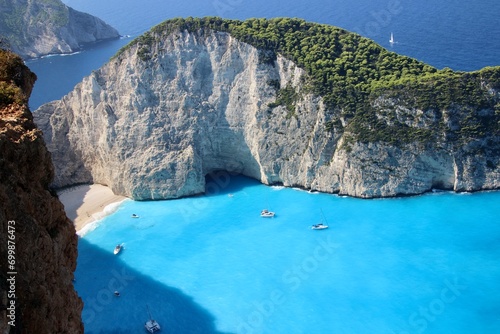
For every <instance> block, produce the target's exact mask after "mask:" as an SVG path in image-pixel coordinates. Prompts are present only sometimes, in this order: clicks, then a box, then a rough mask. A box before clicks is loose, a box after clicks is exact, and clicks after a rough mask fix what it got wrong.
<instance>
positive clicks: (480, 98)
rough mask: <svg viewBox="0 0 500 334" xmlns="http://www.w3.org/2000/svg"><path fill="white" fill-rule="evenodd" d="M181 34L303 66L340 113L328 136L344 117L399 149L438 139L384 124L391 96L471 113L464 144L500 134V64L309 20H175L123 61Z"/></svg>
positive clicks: (361, 136)
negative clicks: (437, 63)
mask: <svg viewBox="0 0 500 334" xmlns="http://www.w3.org/2000/svg"><path fill="white" fill-rule="evenodd" d="M179 30H187V31H189V32H195V31H201V32H205V33H208V32H209V31H210V30H214V31H220V32H227V33H229V34H231V35H232V36H234V37H235V38H237V39H239V40H241V41H242V42H246V43H248V44H251V45H253V46H255V47H256V48H258V49H259V50H261V53H260V56H261V62H262V63H268V64H272V63H273V61H274V60H275V59H276V54H278V53H279V54H281V55H282V56H284V57H286V58H288V59H290V60H292V61H293V62H295V63H296V64H297V65H298V66H300V67H302V68H303V69H305V70H306V71H307V73H308V74H309V76H310V78H311V79H310V80H311V82H310V83H308V85H307V86H308V87H310V89H311V90H312V92H314V93H315V94H318V95H320V96H322V97H323V98H324V100H325V102H326V104H327V106H328V107H329V109H330V110H333V111H336V112H334V115H333V116H332V118H331V120H330V121H329V122H327V126H326V128H327V130H328V131H333V130H339V129H338V128H339V124H340V122H339V118H340V117H342V118H343V119H344V120H347V121H348V122H347V123H348V126H347V129H345V130H348V131H349V132H350V133H352V134H353V135H354V136H355V137H356V139H357V140H361V141H365V142H366V141H368V142H371V141H384V142H391V143H393V144H397V143H405V142H410V141H421V142H426V141H429V140H434V139H435V138H433V137H435V136H436V135H437V131H436V129H422V128H412V127H409V126H408V125H406V124H404V123H401V122H393V124H392V125H390V126H389V125H387V123H386V122H383V121H381V120H380V119H379V118H378V117H377V112H378V111H377V110H375V109H374V107H373V105H374V104H373V102H374V101H375V100H376V99H379V98H380V97H385V98H389V99H392V100H393V101H395V103H397V104H398V105H402V106H404V107H406V108H409V109H420V110H424V111H429V110H430V111H437V110H441V111H443V110H448V109H452V108H456V107H460V108H462V109H463V110H466V111H467V112H468V114H467V115H463V117H462V118H463V119H464V121H463V124H461V127H460V129H459V130H457V131H459V132H458V133H457V135H458V136H459V137H460V139H462V140H466V141H467V140H468V139H471V138H473V137H477V136H484V135H485V134H491V135H500V103H499V96H498V94H499V93H498V92H499V91H500V67H494V68H491V67H490V68H485V69H483V70H480V71H476V72H471V73H464V72H454V71H452V70H450V69H443V70H438V69H436V68H434V67H432V66H429V65H427V64H425V63H423V62H420V61H417V60H415V59H412V58H409V57H406V56H401V55H398V54H396V53H393V52H390V51H388V50H386V49H384V48H382V47H380V46H379V45H377V44H376V43H374V42H373V41H371V40H369V39H367V38H364V37H361V36H359V35H357V34H354V33H351V32H348V31H346V30H343V29H340V28H337V27H334V26H329V25H325V24H317V23H311V22H306V21H304V20H301V19H290V18H277V19H269V20H268V19H249V20H246V21H238V20H227V19H221V18H217V17H206V18H201V19H197V18H187V19H181V18H178V19H172V20H168V21H165V22H163V23H161V24H159V25H157V26H155V27H154V28H152V29H151V31H150V32H147V33H145V34H144V35H142V36H141V37H139V38H137V39H136V40H134V41H133V42H132V43H131V44H129V45H128V46H126V47H124V48H123V49H122V50H121V51H120V52H119V53H118V54H117V56H119V55H120V54H121V53H122V52H123V51H124V50H126V49H128V48H130V47H131V46H133V45H136V44H137V45H138V47H139V51H138V54H139V53H140V56H141V58H143V59H144V60H147V59H149V57H150V56H151V55H150V54H149V47H150V46H151V45H152V43H154V42H155V41H156V40H157V39H163V38H165V37H166V36H168V35H170V34H171V33H174V32H177V31H179ZM283 89H288V90H289V89H290V87H286V88H283ZM495 91H496V92H495ZM292 93H293V92H289V91H286V90H285V91H281V92H280V91H278V100H277V101H276V103H275V105H278V104H280V103H281V104H283V105H286V107H287V109H288V110H289V112H292V111H293V110H292V109H291V108H293V106H291V105H290V103H291V101H292V102H293V99H285V95H286V96H291V95H293V94H292ZM294 98H296V97H294ZM275 105H273V106H275ZM273 106H271V107H273ZM486 109H488V110H494V113H493V115H492V114H491V113H484V112H483V113H481V112H480V111H481V110H486ZM441 123H442V122H441ZM441 125H442V124H441ZM443 131H444V130H443Z"/></svg>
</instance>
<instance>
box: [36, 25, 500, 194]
mask: <svg viewBox="0 0 500 334" xmlns="http://www.w3.org/2000/svg"><path fill="white" fill-rule="evenodd" d="M36 117H37V120H36V121H37V123H38V124H39V126H40V127H41V128H42V130H43V132H44V136H45V140H46V141H47V145H48V148H49V150H50V151H51V152H52V155H53V159H54V163H55V167H56V178H55V185H56V186H58V187H62V186H68V185H71V184H76V183H89V182H94V183H102V184H105V185H109V186H110V187H111V188H112V189H113V191H114V192H115V193H118V194H121V195H125V196H128V197H131V198H134V199H140V200H143V199H162V198H175V197H181V196H188V195H194V194H197V193H202V192H203V191H204V190H205V188H204V187H205V175H207V174H208V173H210V172H213V171H216V170H227V171H230V172H235V173H240V174H243V175H247V176H249V177H252V178H255V179H257V180H259V181H261V182H263V183H266V184H282V185H285V186H296V187H303V188H306V189H311V190H318V191H323V192H330V193H339V194H343V195H350V196H356V197H363V198H373V197H390V196H401V195H413V194H420V193H423V192H426V191H430V190H432V189H436V188H437V189H449V190H454V191H477V190H486V189H499V188H500V167H499V166H500V68H499V67H490V68H485V69H482V70H480V71H476V72H469V73H466V72H454V71H452V70H450V69H446V68H445V69H443V70H438V69H436V68H434V67H432V66H429V65H427V64H425V63H422V62H420V61H418V60H415V59H412V58H409V57H406V56H401V55H398V54H396V53H393V52H390V51H388V50H386V49H384V48H382V47H381V46H379V45H377V44H376V43H374V42H373V41H371V40H369V39H367V38H364V37H361V36H359V35H357V34H354V33H351V32H348V31H346V30H344V29H341V28H337V27H334V26H329V25H325V24H317V23H311V22H307V21H304V20H300V19H290V18H278V19H270V20H268V19H250V20H246V21H238V20H225V19H221V18H217V17H207V18H201V19H197V18H187V19H173V20H168V21H166V22H164V23H162V24H160V25H158V26H156V27H154V28H152V29H151V30H150V31H149V32H147V33H145V34H144V35H142V36H140V37H138V38H137V39H135V40H134V41H132V42H131V43H130V44H129V45H127V46H126V47H124V48H123V49H122V50H120V51H119V52H118V53H117V54H116V55H115V56H114V57H113V58H112V59H111V60H110V62H109V63H108V64H106V65H104V66H103V67H102V68H101V69H99V70H97V71H95V72H93V73H92V74H91V75H90V76H89V77H87V78H85V79H84V80H83V81H82V82H81V83H80V84H79V85H77V86H76V87H75V89H74V90H73V91H72V92H70V93H69V94H68V95H67V96H65V97H64V98H62V99H61V100H60V101H55V102H51V103H49V104H46V105H44V106H42V107H40V108H39V109H38V111H37V113H36Z"/></svg>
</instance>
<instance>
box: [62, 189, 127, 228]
mask: <svg viewBox="0 0 500 334" xmlns="http://www.w3.org/2000/svg"><path fill="white" fill-rule="evenodd" d="M57 194H58V196H59V200H60V201H61V203H62V204H63V205H64V211H66V215H67V216H68V218H69V219H70V220H71V221H72V222H73V224H74V225H75V230H76V232H77V234H78V233H79V232H80V231H82V229H84V228H85V227H86V226H87V225H89V224H91V223H93V222H95V221H96V220H99V219H102V218H103V217H105V216H107V215H109V214H110V213H112V212H113V211H114V210H113V209H111V210H110V209H109V206H112V207H113V208H116V207H118V205H119V204H120V203H121V202H123V201H124V200H126V199H127V197H125V196H121V195H115V194H114V193H113V191H112V190H111V189H110V188H108V187H107V186H103V185H101V184H91V185H80V186H75V187H72V188H68V189H64V190H61V191H58V193H57ZM107 208H108V209H107Z"/></svg>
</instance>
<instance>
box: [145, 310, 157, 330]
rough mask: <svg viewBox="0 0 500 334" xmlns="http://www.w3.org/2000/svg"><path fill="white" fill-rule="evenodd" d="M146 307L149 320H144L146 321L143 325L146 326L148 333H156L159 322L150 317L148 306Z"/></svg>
mask: <svg viewBox="0 0 500 334" xmlns="http://www.w3.org/2000/svg"><path fill="white" fill-rule="evenodd" d="M146 307H147V309H148V314H149V320H148V321H146V323H145V324H144V327H145V328H146V330H147V331H148V332H150V333H156V332H159V331H160V324H159V323H158V321H156V320H154V319H153V318H152V317H151V312H150V311H149V306H147V305H146Z"/></svg>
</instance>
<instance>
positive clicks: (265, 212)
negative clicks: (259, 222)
mask: <svg viewBox="0 0 500 334" xmlns="http://www.w3.org/2000/svg"><path fill="white" fill-rule="evenodd" d="M266 198H267V196H266ZM266 202H267V203H268V206H269V200H267V201H266ZM274 215H275V213H274V212H272V211H270V210H268V209H264V210H262V211H261V212H260V216H261V217H262V218H273V217H274Z"/></svg>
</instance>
